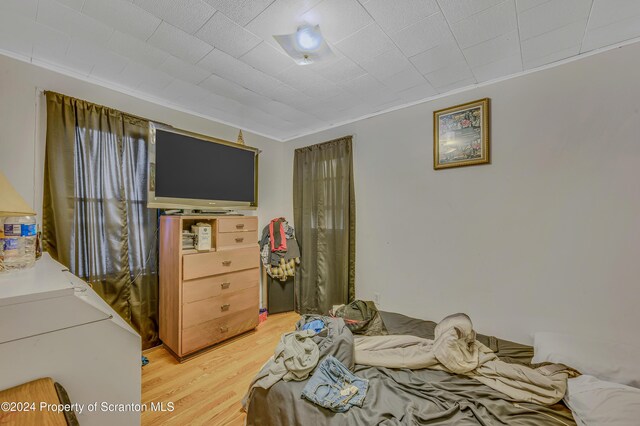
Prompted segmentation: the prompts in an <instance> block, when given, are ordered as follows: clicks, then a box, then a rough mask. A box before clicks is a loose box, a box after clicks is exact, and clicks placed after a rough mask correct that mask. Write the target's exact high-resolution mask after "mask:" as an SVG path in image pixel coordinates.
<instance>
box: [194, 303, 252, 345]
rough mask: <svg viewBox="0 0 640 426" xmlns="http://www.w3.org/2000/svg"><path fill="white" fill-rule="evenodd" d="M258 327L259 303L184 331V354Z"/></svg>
mask: <svg viewBox="0 0 640 426" xmlns="http://www.w3.org/2000/svg"><path fill="white" fill-rule="evenodd" d="M257 325H258V303H257V301H256V304H255V306H253V307H251V308H249V309H245V310H243V311H239V312H236V313H234V314H231V315H227V316H225V317H222V318H217V319H214V320H211V321H207V322H205V323H202V324H198V325H196V326H193V327H190V328H187V329H184V330H183V331H182V353H183V354H187V353H190V352H194V351H197V350H198V349H202V348H205V347H207V346H210V345H212V344H214V343H217V342H220V341H222V340H225V339H228V338H230V337H233V336H235V335H237V334H240V333H244V332H245V331H248V330H251V329H253V328H255V327H256V326H257Z"/></svg>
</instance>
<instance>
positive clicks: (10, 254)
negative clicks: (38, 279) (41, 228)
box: [4, 216, 37, 271]
mask: <svg viewBox="0 0 640 426" xmlns="http://www.w3.org/2000/svg"><path fill="white" fill-rule="evenodd" d="M36 239H37V231H36V218H35V216H14V217H8V218H6V219H5V221H4V268H5V269H6V270H8V271H11V270H15V269H24V268H29V267H31V266H33V265H34V263H35V262H36Z"/></svg>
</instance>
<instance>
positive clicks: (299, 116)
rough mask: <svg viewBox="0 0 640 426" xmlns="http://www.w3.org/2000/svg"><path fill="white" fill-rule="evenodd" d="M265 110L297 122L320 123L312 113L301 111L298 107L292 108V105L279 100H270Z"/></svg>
mask: <svg viewBox="0 0 640 426" xmlns="http://www.w3.org/2000/svg"><path fill="white" fill-rule="evenodd" d="M265 112H267V113H269V114H271V115H275V116H276V117H279V118H282V119H284V120H287V121H293V122H295V123H305V124H306V125H313V124H316V125H317V124H318V119H317V118H315V117H313V116H311V115H310V114H307V113H304V112H300V111H299V110H298V109H295V108H291V107H290V106H288V105H285V104H283V103H281V102H277V101H271V102H269V103H268V104H267V106H266V109H265Z"/></svg>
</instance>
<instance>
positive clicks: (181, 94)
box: [160, 80, 210, 104]
mask: <svg viewBox="0 0 640 426" xmlns="http://www.w3.org/2000/svg"><path fill="white" fill-rule="evenodd" d="M160 93H161V94H162V96H163V97H164V98H165V99H168V100H171V102H172V103H175V104H181V103H183V102H184V101H185V100H189V101H190V102H198V101H200V100H202V99H204V98H206V97H207V96H209V95H210V93H209V91H208V90H206V89H204V88H202V87H200V86H196V85H194V84H191V83H186V82H184V81H182V80H172V81H171V83H169V85H168V86H167V87H165V88H164V89H162V91H161V92H160Z"/></svg>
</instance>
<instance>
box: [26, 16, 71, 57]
mask: <svg viewBox="0 0 640 426" xmlns="http://www.w3.org/2000/svg"><path fill="white" fill-rule="evenodd" d="M31 28H32V30H31V31H32V32H33V52H32V56H33V57H34V58H37V59H42V60H47V61H49V62H51V63H55V62H56V61H60V59H61V58H64V57H65V55H66V53H67V49H68V48H69V44H70V43H71V37H69V36H68V35H66V34H64V33H63V32H62V31H58V30H55V29H53V28H50V27H47V26H46V25H42V24H38V23H36V24H34V25H33V27H31Z"/></svg>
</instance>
